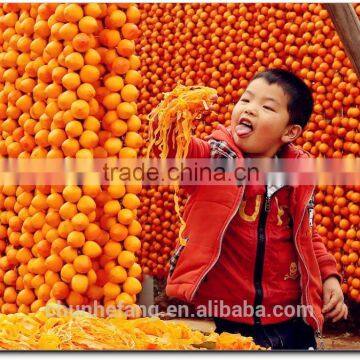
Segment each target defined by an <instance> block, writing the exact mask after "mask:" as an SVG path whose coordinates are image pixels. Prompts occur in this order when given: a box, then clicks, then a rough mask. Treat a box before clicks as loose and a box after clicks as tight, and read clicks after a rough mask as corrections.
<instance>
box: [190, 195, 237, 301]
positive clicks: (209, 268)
mask: <svg viewBox="0 0 360 360" xmlns="http://www.w3.org/2000/svg"><path fill="white" fill-rule="evenodd" d="M241 200H242V196H240V198H239V200H238V201H237V203H236V206H235V207H234V211H233V213H232V214H231V216H230V217H229V218H228V221H227V222H226V225H225V226H224V229H223V231H222V232H221V235H220V245H219V251H218V253H217V256H216V259H215V260H214V261H213V263H212V264H211V265H210V266H209V267H208V268H207V269H206V271H205V272H204V274H203V275H202V276H201V277H200V279H199V280H198V282H197V284H196V286H195V289H194V290H193V293H192V294H191V297H190V302H191V301H192V300H193V299H194V296H195V294H196V292H197V290H198V289H199V286H200V284H201V283H202V281H203V279H204V278H205V276H206V275H207V274H208V273H209V271H210V270H211V269H212V267H213V266H214V265H215V264H216V263H217V261H218V260H219V258H220V254H221V248H222V242H223V238H224V234H225V231H226V230H227V228H228V226H229V224H230V222H231V220H232V219H233V218H234V216H235V215H236V213H237V212H238V209H239V205H240V202H241Z"/></svg>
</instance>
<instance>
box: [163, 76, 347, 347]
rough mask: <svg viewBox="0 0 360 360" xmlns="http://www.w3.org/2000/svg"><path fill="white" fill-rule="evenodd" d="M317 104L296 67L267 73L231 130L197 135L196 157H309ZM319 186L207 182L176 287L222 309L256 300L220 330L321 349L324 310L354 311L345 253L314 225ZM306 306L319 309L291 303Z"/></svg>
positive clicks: (172, 287) (221, 320)
mask: <svg viewBox="0 0 360 360" xmlns="http://www.w3.org/2000/svg"><path fill="white" fill-rule="evenodd" d="M312 108H313V100H312V95H311V91H310V90H309V88H308V87H307V86H306V84H305V83H304V82H303V81H302V80H300V79H299V78H297V77H296V76H295V75H293V74H292V73H290V72H287V71H283V70H269V71H265V72H262V73H259V74H257V75H256V76H255V77H254V79H253V80H252V81H251V83H250V84H249V86H248V87H247V89H246V91H245V92H244V94H243V95H242V97H241V99H240V100H239V102H238V103H237V104H236V106H235V108H234V110H233V113H232V117H231V126H230V128H225V127H224V126H221V125H220V126H219V127H218V129H217V130H216V131H214V132H213V134H212V135H211V138H210V140H208V141H204V140H200V139H197V138H194V137H193V138H192V140H191V143H190V147H189V154H188V158H217V157H220V158H222V157H225V158H227V157H229V158H234V157H236V158H242V157H270V158H271V157H274V156H277V157H280V158H307V157H309V155H308V154H307V153H306V152H305V151H303V150H302V149H301V148H298V147H296V146H294V144H293V142H294V141H295V140H296V138H298V137H299V136H300V135H301V132H302V130H303V128H304V127H305V126H306V124H307V122H308V120H309V118H310V115H311V113H312ZM169 157H171V154H170V155H169ZM313 191H314V187H313V186H307V185H301V186H294V187H291V186H280V187H276V186H275V187H274V186H271V187H270V186H259V185H257V186H252V185H246V186H243V185H228V184H226V185H217V186H198V187H197V188H196V191H192V192H191V194H190V198H189V200H188V202H187V205H186V207H185V210H184V220H185V222H186V229H185V231H184V237H185V238H186V239H187V244H186V246H179V247H177V249H176V251H175V254H174V256H173V258H172V260H171V265H172V267H171V270H170V274H169V277H168V281H167V287H166V293H167V295H168V296H171V297H176V298H179V299H181V300H184V301H186V302H191V303H194V304H195V305H197V306H199V305H205V304H207V306H209V308H211V309H212V310H211V311H213V312H214V311H215V310H214V309H213V308H212V307H213V306H215V305H214V304H219V303H222V305H227V306H229V307H230V308H231V307H232V308H235V307H234V306H235V305H240V306H242V307H243V310H244V311H245V307H246V306H249V305H250V306H252V308H253V310H254V311H253V313H252V314H251V316H247V315H246V314H244V313H241V314H239V313H237V314H236V315H234V314H233V313H231V314H226V315H222V314H220V315H217V317H215V318H214V321H215V324H216V331H217V332H223V331H227V332H233V333H241V334H242V335H244V336H252V337H253V338H254V341H255V342H256V343H257V344H259V345H263V346H266V347H272V348H273V349H308V348H311V347H312V348H316V340H315V332H317V333H320V332H321V330H322V326H323V322H324V315H325V316H326V317H327V318H329V319H332V320H333V321H337V320H339V319H341V318H346V317H347V307H346V305H345V304H344V302H343V294H342V291H341V287H340V276H339V274H338V273H337V270H336V263H335V259H334V258H333V257H332V255H330V254H329V253H328V252H327V251H326V248H325V246H324V244H323V243H322V241H321V238H320V236H319V235H318V234H317V233H316V231H315V229H314V228H313V226H312V213H313V209H312V207H313V205H312V204H313V202H312V196H313ZM175 265H176V266H175ZM209 304H211V305H209ZM298 305H306V306H307V307H310V309H311V310H312V311H308V312H306V313H304V314H303V315H302V314H300V315H299V314H298V313H295V314H294V313H291V312H290V314H289V312H286V311H281V310H284V309H285V310H286V309H289V306H290V307H291V306H292V307H293V308H296V307H299V306H298ZM261 307H262V308H263V309H264V312H263V311H261V312H260V313H258V312H257V311H256V309H259V308H261ZM275 310H276V311H275ZM278 310H279V311H278Z"/></svg>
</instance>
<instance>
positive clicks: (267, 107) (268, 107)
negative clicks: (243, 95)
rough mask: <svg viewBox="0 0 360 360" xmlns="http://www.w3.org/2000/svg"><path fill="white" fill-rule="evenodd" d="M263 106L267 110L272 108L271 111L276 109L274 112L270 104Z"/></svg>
mask: <svg viewBox="0 0 360 360" xmlns="http://www.w3.org/2000/svg"><path fill="white" fill-rule="evenodd" d="M263 108H264V109H266V110H270V111H274V112H275V110H274V109H273V108H271V107H270V106H266V105H264V106H263Z"/></svg>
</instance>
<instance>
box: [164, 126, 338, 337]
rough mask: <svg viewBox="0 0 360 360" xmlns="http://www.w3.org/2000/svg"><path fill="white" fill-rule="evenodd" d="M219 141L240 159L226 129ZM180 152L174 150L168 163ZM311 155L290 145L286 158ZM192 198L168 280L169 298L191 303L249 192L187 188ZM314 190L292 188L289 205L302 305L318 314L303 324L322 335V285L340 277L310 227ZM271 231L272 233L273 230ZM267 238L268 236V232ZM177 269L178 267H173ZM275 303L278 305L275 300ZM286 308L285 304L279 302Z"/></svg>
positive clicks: (196, 154)
mask: <svg viewBox="0 0 360 360" xmlns="http://www.w3.org/2000/svg"><path fill="white" fill-rule="evenodd" d="M212 138H213V139H215V140H219V141H223V142H225V143H226V144H227V145H228V146H229V148H230V149H231V151H232V152H235V154H236V156H237V157H238V158H240V159H241V158H242V157H243V156H242V153H241V152H240V150H239V149H238V147H237V146H236V145H235V144H234V142H233V139H232V136H231V135H230V133H229V131H228V130H227V129H226V128H225V127H224V126H222V125H219V127H218V128H217V130H216V131H215V132H214V133H213V134H212ZM174 154H175V149H174V148H173V147H172V146H171V144H170V153H169V156H168V157H169V158H171V157H173V156H174ZM211 154H212V150H211V146H210V144H209V142H207V141H204V140H201V139H198V138H195V137H193V138H192V139H191V142H190V146H189V152H188V158H210V157H211ZM309 156H310V155H309V154H308V153H306V152H305V151H303V150H302V149H301V148H298V147H296V146H294V145H293V144H289V145H287V146H286V147H285V148H284V150H283V152H282V154H281V157H285V158H305V157H309ZM188 190H189V193H190V197H189V200H188V202H187V203H186V206H185V209H184V214H183V217H184V220H185V222H186V229H185V231H184V237H186V238H187V244H186V246H178V247H177V249H176V250H175V258H176V259H177V261H176V266H175V268H174V270H173V271H171V273H170V274H169V276H168V279H167V286H166V294H167V295H168V296H170V297H175V298H178V299H180V300H183V301H186V302H189V303H191V302H194V298H195V296H196V294H197V292H198V290H199V287H200V285H201V284H203V281H204V279H205V277H206V275H207V274H208V273H209V271H210V270H211V269H212V268H213V267H214V265H215V264H216V263H217V261H218V259H219V256H220V252H221V246H222V240H223V237H224V234H225V232H226V230H227V228H228V226H229V224H230V222H231V220H232V219H233V217H234V216H235V214H236V213H237V211H238V209H239V205H240V203H241V200H242V197H243V194H244V186H243V185H237V184H235V183H234V184H231V185H222V184H219V185H216V186H211V185H199V186H196V187H193V186H192V187H189V188H188ZM313 192H314V186H310V185H301V186H295V187H293V191H292V197H291V201H290V214H291V217H292V220H293V237H294V243H295V248H296V252H297V257H298V269H299V272H300V284H301V303H302V304H303V305H310V306H312V308H313V313H312V314H309V313H307V314H306V315H307V316H306V317H304V320H305V321H306V322H307V323H308V324H309V325H311V326H312V327H313V329H314V330H316V331H319V332H321V330H322V326H323V322H324V317H323V315H322V312H321V309H322V305H323V300H322V283H323V281H324V280H325V279H327V278H328V277H330V276H336V277H338V278H339V277H340V276H339V274H338V272H337V270H336V261H335V259H334V257H333V256H332V255H331V254H329V253H328V252H327V250H326V248H325V245H324V244H323V242H322V239H321V237H320V236H319V235H318V234H317V233H316V231H314V230H313V227H312V226H311V222H312V219H311V216H312V208H311V205H309V204H311V199H312V196H313ZM266 231H271V229H270V230H269V228H267V229H266ZM265 236H266V232H265ZM173 265H174V264H173ZM275 300H276V299H275ZM279 303H281V299H279Z"/></svg>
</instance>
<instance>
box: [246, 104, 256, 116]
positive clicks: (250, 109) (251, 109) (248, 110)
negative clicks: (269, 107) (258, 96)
mask: <svg viewBox="0 0 360 360" xmlns="http://www.w3.org/2000/svg"><path fill="white" fill-rule="evenodd" d="M244 113H245V114H247V115H251V116H255V115H256V114H257V110H256V109H255V108H254V106H249V107H247V108H246V109H245V111H244Z"/></svg>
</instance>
